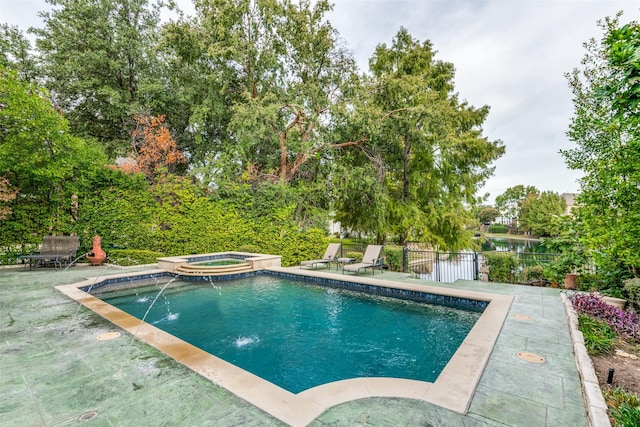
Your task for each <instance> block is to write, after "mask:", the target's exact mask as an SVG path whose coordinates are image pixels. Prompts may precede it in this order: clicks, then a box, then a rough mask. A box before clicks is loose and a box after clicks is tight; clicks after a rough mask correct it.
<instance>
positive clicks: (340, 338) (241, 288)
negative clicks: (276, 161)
mask: <svg viewBox="0 0 640 427" xmlns="http://www.w3.org/2000/svg"><path fill="white" fill-rule="evenodd" d="M163 286H164V284H163V283H162V282H159V283H158V284H157V285H154V286H149V287H145V288H142V289H140V288H136V289H133V290H132V289H130V290H127V291H119V292H109V293H102V294H99V295H98V296H99V297H100V299H102V300H103V301H105V302H107V303H109V304H110V305H112V306H114V307H117V308H119V309H121V310H123V311H125V312H127V313H129V314H131V315H133V316H135V317H137V318H139V319H143V318H144V319H145V321H146V322H147V323H150V324H152V325H154V326H156V327H158V328H160V329H162V330H163V331H165V332H168V333H170V334H172V335H174V336H176V337H179V338H181V339H183V340H184V341H186V342H188V343H190V344H193V345H195V346H196V347H198V348H201V349H203V350H205V351H207V352H209V353H211V354H213V355H216V356H218V357H220V358H222V359H223V360H226V361H227V362H230V363H233V364H234V365H236V366H239V367H241V368H243V369H245V370H247V371H249V372H252V373H254V374H255V375H258V376H260V377H262V378H264V379H266V380H268V381H270V382H272V383H274V384H276V385H278V386H280V387H282V388H284V389H286V390H288V391H290V392H292V393H300V392H302V391H304V390H307V389H310V388H313V387H316V386H319V385H322V384H327V383H331V382H334V381H340V380H346V379H350V378H366V377H387V378H406V379H414V380H421V381H431V382H433V381H435V380H436V379H437V377H438V375H439V374H440V372H441V371H442V369H443V368H444V367H445V366H446V364H447V363H448V362H449V359H450V358H451V357H452V356H453V354H454V353H455V351H456V350H457V349H458V347H459V345H460V344H461V343H462V342H463V340H464V338H465V337H466V336H467V334H468V333H469V331H470V330H471V328H472V327H473V325H474V324H475V322H476V321H477V319H478V318H479V317H480V314H481V313H480V311H481V310H482V308H481V307H478V306H472V307H473V308H475V309H476V310H475V311H469V310H463V309H461V308H450V307H444V306H438V305H432V304H425V303H422V302H415V301H411V300H401V299H397V298H390V297H383V296H378V295H375V294H368V293H363V292H354V291H349V290H345V289H336V288H332V287H327V286H320V285H315V284H310V283H308V282H306V281H304V280H302V279H297V280H294V279H292V278H283V277H279V276H275V275H270V274H260V275H254V276H251V277H245V278H242V279H235V280H225V281H216V282H212V283H207V282H206V281H199V282H197V283H194V282H193V281H179V282H178V281H176V282H173V283H172V284H171V287H170V288H169V289H166V290H165V291H164V292H162V295H161V297H160V298H158V293H159V291H161V290H162V288H163ZM152 303H153V306H151V304H152Z"/></svg>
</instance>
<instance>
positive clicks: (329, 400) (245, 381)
mask: <svg viewBox="0 0 640 427" xmlns="http://www.w3.org/2000/svg"><path fill="white" fill-rule="evenodd" d="M267 270H268V271H273V272H279V273H286V274H294V275H299V276H308V277H316V278H325V279H330V280H336V279H337V277H336V274H334V273H327V272H323V271H308V270H301V269H297V268H282V267H271V268H267ZM153 272H154V273H156V274H157V273H158V270H153ZM141 274H145V272H142V273H141V272H138V273H135V274H134V275H135V276H138V275H141ZM118 276H120V277H127V276H131V274H123V275H110V276H104V277H94V278H92V279H89V280H85V281H82V282H78V283H74V284H71V285H60V286H56V287H55V288H56V289H57V290H58V291H60V292H62V293H64V294H65V295H67V296H69V297H70V298H72V299H74V300H76V301H77V302H79V303H81V304H82V305H84V306H86V307H87V308H89V309H91V310H93V311H94V312H95V313H97V314H99V315H100V316H102V317H104V318H105V319H107V320H109V321H111V322H112V323H114V324H116V325H117V326H119V327H121V328H123V329H124V330H126V331H127V332H129V333H131V334H132V335H134V336H135V337H137V338H138V339H140V340H141V341H143V342H146V343H147V344H149V345H151V346H153V347H155V348H156V349H158V350H160V351H162V352H163V353H165V354H167V355H168V356H169V357H171V358H173V359H174V360H176V361H178V362H179V363H181V364H183V365H184V366H186V367H188V368H190V369H191V370H193V371H195V372H197V373H198V374H200V375H202V376H203V377H205V378H207V379H209V380H210V381H212V382H213V383H215V384H217V385H219V386H221V387H223V388H225V389H227V390H228V391H230V392H232V393H233V394H235V395H237V396H238V397H240V398H242V399H244V400H246V401H247V402H249V403H251V404H253V405H254V406H256V407H258V408H260V409H262V410H263V411H265V412H267V413H269V414H271V415H272V416H274V417H276V418H278V419H280V420H281V421H283V422H286V423H287V424H290V425H292V426H304V425H307V424H309V423H310V422H312V421H313V420H314V419H316V418H317V417H318V416H320V415H321V414H322V413H323V412H325V411H326V410H327V409H329V408H330V407H332V406H335V405H338V404H340V403H344V402H348V401H351V400H356V399H361V398H368V397H399V398H410V399H417V400H422V401H425V402H429V403H432V404H435V405H439V406H441V407H444V408H446V409H449V410H452V411H455V412H458V413H463V414H464V413H466V411H467V410H468V408H469V405H470V402H471V398H472V397H473V394H474V391H475V389H476V386H477V384H478V381H479V379H480V376H481V375H482V372H483V370H484V368H485V366H486V364H487V361H488V359H489V357H490V355H491V352H492V350H493V346H494V344H495V342H496V340H497V338H498V335H499V334H500V330H501V329H502V325H503V323H504V321H505V319H506V317H507V314H508V311H509V308H510V307H511V303H512V302H513V296H508V295H498V294H491V293H485V292H474V291H468V290H459V289H451V288H443V287H436V286H429V288H428V289H425V287H424V286H422V285H417V284H408V283H400V282H395V281H389V280H384V279H379V278H370V277H366V278H365V277H358V276H339V277H340V280H347V281H352V282H356V283H361V284H371V285H376V286H384V287H392V288H397V289H403V290H408V291H416V292H427V293H432V294H439V295H445V296H452V297H458V298H466V299H475V300H480V301H487V302H489V304H488V306H487V307H486V309H485V310H484V312H483V314H482V315H481V316H480V318H479V319H478V321H477V322H476V324H475V325H474V327H473V328H472V329H471V331H470V332H469V334H468V336H467V338H466V339H465V340H464V342H463V343H462V344H461V346H460V347H459V348H458V350H457V351H456V353H455V354H454V356H453V357H452V358H451V360H450V361H449V363H448V364H447V365H446V366H445V368H444V370H443V371H442V372H441V374H440V375H439V376H438V378H437V379H436V381H435V382H433V383H431V382H426V381H416V380H406V379H396V378H357V379H349V380H343V381H337V382H333V383H329V384H323V385H320V386H318V387H314V388H312V389H309V390H305V391H303V392H301V393H298V394H294V393H291V392H289V391H287V390H284V389H282V388H280V387H278V386H276V385H274V384H272V383H270V382H268V381H266V380H264V379H262V378H260V377H258V376H256V375H254V374H251V373H249V372H247V371H245V370H243V369H240V368H238V367H236V366H235V365H232V364H230V363H228V362H225V361H224V360H222V359H220V358H218V357H216V356H213V355H211V354H209V353H207V352H205V351H203V350H201V349H199V348H197V347H195V346H193V345H191V344H188V343H186V342H184V341H182V340H181V339H179V338H176V337H174V336H172V335H170V334H168V333H166V332H164V331H162V330H160V329H158V328H156V327H154V326H152V325H149V324H147V323H145V322H142V321H140V320H139V319H137V318H135V317H133V316H131V315H129V314H127V313H125V312H123V311H121V310H119V309H117V308H115V307H113V306H111V305H109V304H107V303H105V302H104V301H102V300H100V299H98V298H96V297H94V296H92V295H89V294H88V293H86V292H84V291H82V290H81V289H80V288H84V287H90V286H92V284H95V283H99V282H100V281H101V280H104V279H113V278H114V277H118Z"/></svg>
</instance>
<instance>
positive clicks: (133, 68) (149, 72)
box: [32, 0, 166, 154]
mask: <svg viewBox="0 0 640 427" xmlns="http://www.w3.org/2000/svg"><path fill="white" fill-rule="evenodd" d="M47 3H49V4H50V5H51V6H52V7H53V9H52V10H51V11H48V12H42V13H41V14H40V16H41V17H42V18H43V21H44V28H42V29H33V30H32V31H33V32H34V33H35V34H36V35H37V39H36V46H37V48H38V50H39V53H40V59H41V62H42V67H43V70H44V71H43V72H44V74H45V75H46V76H47V78H46V82H45V83H46V86H47V88H49V89H50V91H51V95H52V98H53V100H54V101H55V103H56V105H58V106H59V107H60V108H61V109H62V110H63V111H64V112H65V113H66V117H67V119H68V120H69V124H70V126H71V129H72V131H73V132H74V133H76V134H78V135H81V136H87V137H93V138H96V139H98V140H99V141H100V142H102V143H104V144H105V145H106V146H107V147H108V148H109V150H110V152H111V153H112V154H115V153H120V154H124V153H125V152H126V149H127V148H128V147H129V145H128V142H129V132H130V129H131V128H132V124H133V123H132V118H133V117H134V116H136V115H137V114H139V113H144V112H149V113H151V114H161V113H163V111H159V112H158V111H157V107H158V106H157V105H154V102H155V101H154V100H155V99H158V98H159V97H160V96H161V94H162V92H163V91H164V90H165V89H166V87H165V85H164V84H163V82H162V80H161V78H160V76H159V75H158V74H159V68H160V63H159V62H158V61H157V55H156V52H155V51H154V49H155V47H156V46H157V41H156V38H157V35H156V27H157V25H158V22H159V14H158V11H157V10H156V9H152V8H151V6H150V5H149V0H47ZM154 107H156V108H154Z"/></svg>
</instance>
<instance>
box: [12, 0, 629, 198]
mask: <svg viewBox="0 0 640 427" xmlns="http://www.w3.org/2000/svg"><path fill="white" fill-rule="evenodd" d="M333 2H334V8H333V11H331V12H330V13H329V14H328V15H327V17H328V19H329V20H330V21H331V23H332V24H333V26H334V27H335V28H336V29H337V30H338V32H339V34H340V37H341V38H342V39H343V40H344V43H345V44H346V46H347V47H348V48H349V49H350V50H351V51H352V52H353V55H354V58H355V59H356V61H357V63H358V64H359V66H360V68H361V69H362V70H363V71H366V70H367V69H368V61H369V58H370V57H371V56H372V54H373V52H374V50H375V47H376V46H377V45H378V44H383V43H384V44H386V45H387V46H389V45H391V43H392V41H393V37H394V36H395V35H396V34H397V32H398V30H399V29H400V28H401V27H404V28H406V29H407V30H408V31H409V33H410V34H411V36H412V37H413V38H414V39H417V40H419V41H420V42H423V41H425V40H430V41H431V43H432V45H433V47H434V49H435V50H436V52H437V54H436V59H437V60H442V61H447V62H450V63H452V64H453V65H454V67H455V69H456V77H455V91H456V92H457V93H458V96H459V98H460V99H461V100H466V101H467V102H468V103H469V104H470V105H473V106H475V107H480V106H483V105H488V106H489V107H490V108H491V112H490V113H489V116H488V118H487V120H486V121H485V123H484V126H483V134H484V136H486V137H487V138H488V139H490V140H501V141H502V142H503V143H504V145H505V147H506V153H505V155H504V156H502V157H501V158H500V159H499V160H497V161H496V162H495V163H494V164H493V165H494V166H495V172H494V175H493V176H492V177H491V178H489V179H488V180H487V182H486V184H485V185H484V187H483V188H482V189H481V190H480V192H479V195H482V194H485V193H489V195H490V196H489V199H488V202H489V203H492V202H493V200H494V199H495V197H496V196H498V195H500V194H502V193H504V191H505V190H506V189H507V188H509V187H513V186H516V185H519V184H522V185H525V186H528V185H533V186H535V187H537V188H538V189H539V190H541V191H555V192H557V193H575V192H579V189H580V186H579V182H578V180H579V178H580V177H581V176H582V174H581V172H580V171H573V170H569V169H568V168H567V167H566V164H565V161H564V158H563V157H562V155H561V154H560V153H559V150H561V149H570V148H574V147H575V144H574V143H573V142H571V141H569V139H568V138H567V136H566V132H567V130H568V126H569V123H570V120H571V117H572V115H573V103H572V94H571V90H570V88H569V85H568V82H567V79H566V77H565V73H568V72H570V71H571V70H572V69H574V68H580V61H581V59H582V58H583V56H584V54H585V53H586V52H585V50H584V47H583V43H585V42H586V41H588V40H589V39H590V38H596V39H600V38H601V37H602V35H603V33H602V30H601V28H600V27H599V26H598V25H597V22H598V21H599V20H602V19H604V18H605V17H607V16H614V15H615V14H616V13H617V12H618V11H623V12H624V14H623V16H622V18H621V22H623V23H626V22H629V21H640V1H638V0H633V1H631V0H628V1H617V0H333ZM177 3H178V4H179V5H181V8H182V9H183V10H184V11H185V12H186V13H188V14H190V13H193V6H192V5H191V1H190V0H177ZM47 7H48V5H47V4H46V2H45V0H0V22H3V23H8V24H10V25H17V26H18V27H20V28H21V29H23V30H26V29H27V28H28V27H30V26H35V27H39V26H41V21H40V19H39V18H38V16H37V12H38V11H41V10H46V9H47Z"/></svg>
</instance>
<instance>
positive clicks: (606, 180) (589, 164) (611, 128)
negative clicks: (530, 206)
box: [562, 16, 640, 279]
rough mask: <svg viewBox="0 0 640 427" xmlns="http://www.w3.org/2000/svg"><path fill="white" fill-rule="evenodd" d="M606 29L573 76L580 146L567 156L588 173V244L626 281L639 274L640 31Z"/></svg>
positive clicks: (575, 135) (584, 182)
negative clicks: (639, 92)
mask: <svg viewBox="0 0 640 427" xmlns="http://www.w3.org/2000/svg"><path fill="white" fill-rule="evenodd" d="M600 26H601V28H602V30H603V32H604V36H603V38H602V39H601V40H598V41H597V40H591V41H590V42H588V43H587V44H585V47H586V49H587V54H586V55H585V58H584V60H583V62H582V64H583V68H582V69H575V70H573V72H572V73H570V74H568V75H567V78H568V80H569V85H570V87H571V90H572V92H573V95H574V105H575V114H574V117H573V118H572V121H571V124H570V131H569V133H568V135H569V137H570V139H571V140H572V141H574V142H575V143H576V148H575V149H571V150H565V151H562V154H563V155H564V157H565V159H566V162H567V165H568V166H569V167H570V168H572V169H578V170H581V171H583V172H584V177H583V178H582V179H581V181H580V187H581V196H580V198H579V201H580V203H581V204H582V206H581V207H580V208H579V209H578V210H577V214H578V217H579V219H580V221H581V226H582V227H583V230H584V234H583V236H582V240H583V242H584V243H585V244H586V245H587V246H588V247H589V248H591V249H592V250H593V255H594V256H595V257H596V262H597V263H598V267H599V270H601V271H602V270H607V271H610V272H612V274H614V275H616V276H617V277H618V279H624V278H626V277H624V275H621V274H619V272H618V271H617V270H618V268H619V267H621V266H622V267H623V268H624V269H626V271H627V277H629V276H640V270H639V269H640V241H639V240H638V239H637V236H638V234H640V193H639V192H638V186H639V185H640V126H638V102H637V101H638V94H637V90H638V82H637V69H638V66H639V64H640V57H639V56H638V55H637V51H638V46H639V42H638V34H640V26H639V25H638V23H636V22H630V23H629V24H627V25H623V26H621V25H620V24H619V16H617V17H616V18H613V19H611V18H607V19H606V20H604V21H603V22H601V23H600ZM634 52H635V53H634Z"/></svg>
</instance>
